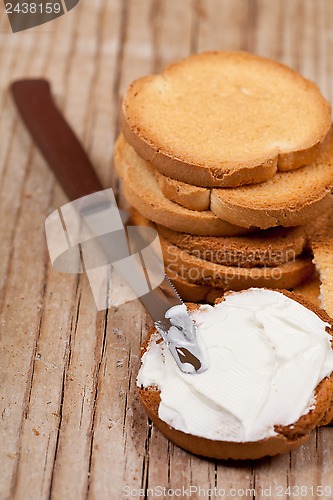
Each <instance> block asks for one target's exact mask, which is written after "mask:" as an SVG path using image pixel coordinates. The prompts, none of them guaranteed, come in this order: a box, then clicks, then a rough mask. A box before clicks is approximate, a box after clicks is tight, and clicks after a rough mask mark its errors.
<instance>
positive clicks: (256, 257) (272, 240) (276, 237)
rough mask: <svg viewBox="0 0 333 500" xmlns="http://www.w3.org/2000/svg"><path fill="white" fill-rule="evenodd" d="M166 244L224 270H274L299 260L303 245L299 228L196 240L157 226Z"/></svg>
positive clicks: (302, 230) (193, 237)
mask: <svg viewBox="0 0 333 500" xmlns="http://www.w3.org/2000/svg"><path fill="white" fill-rule="evenodd" d="M157 230H158V232H159V234H160V236H162V237H163V238H164V239H165V240H167V241H169V242H170V243H171V244H173V245H175V246H177V247H179V248H181V249H182V250H186V251H187V252H188V253H190V254H192V255H195V256H197V257H200V258H201V259H204V260H210V261H211V262H214V263H216V264H223V265H225V266H235V265H239V266H241V267H262V266H268V267H276V266H279V265H281V264H284V263H286V262H289V261H290V260H294V259H295V258H296V257H297V256H299V255H300V254H301V253H302V251H303V249H304V248H305V245H306V233H305V230H304V229H303V228H302V227H296V228H294V227H293V228H283V227H278V228H273V229H268V230H266V231H259V232H257V233H253V234H251V235H248V236H246V235H243V236H195V235H192V234H186V233H178V232H177V231H172V230H171V229H168V228H166V227H163V226H160V225H158V226H157Z"/></svg>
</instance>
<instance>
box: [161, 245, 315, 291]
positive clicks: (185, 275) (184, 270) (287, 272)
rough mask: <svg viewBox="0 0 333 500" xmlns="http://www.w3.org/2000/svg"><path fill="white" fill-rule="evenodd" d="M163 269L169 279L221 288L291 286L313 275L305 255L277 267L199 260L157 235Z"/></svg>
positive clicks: (311, 265) (310, 263)
mask: <svg viewBox="0 0 333 500" xmlns="http://www.w3.org/2000/svg"><path fill="white" fill-rule="evenodd" d="M160 242H161V246H162V251H163V256H164V263H165V270H166V273H167V274H168V275H169V277H170V278H171V279H173V278H174V276H175V277H176V275H178V276H179V277H180V278H182V279H186V280H187V281H190V282H191V283H196V284H201V285H210V286H212V287H215V288H219V289H221V290H224V291H226V290H235V291H238V290H243V289H246V288H250V287H266V288H293V287H295V286H297V285H299V284H300V283H301V282H302V281H303V280H305V279H307V278H308V277H309V276H311V275H312V273H313V270H314V266H313V264H312V262H311V259H310V258H308V257H305V256H301V257H297V258H296V259H295V260H294V261H291V262H287V263H286V264H281V265H280V266H276V267H252V268H246V267H240V266H224V265H221V264H215V263H214V262H210V261H208V260H203V259H200V258H199V257H196V256H194V255H191V254H190V253H188V252H187V251H185V250H182V249H180V248H178V247H177V246H175V245H172V244H171V243H169V242H168V241H167V240H165V239H164V238H162V237H160Z"/></svg>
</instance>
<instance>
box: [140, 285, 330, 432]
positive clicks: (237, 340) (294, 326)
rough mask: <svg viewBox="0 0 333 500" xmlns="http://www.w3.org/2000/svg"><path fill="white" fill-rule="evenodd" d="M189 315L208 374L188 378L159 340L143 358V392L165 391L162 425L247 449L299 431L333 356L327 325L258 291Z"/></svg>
mask: <svg viewBox="0 0 333 500" xmlns="http://www.w3.org/2000/svg"><path fill="white" fill-rule="evenodd" d="M177 313H178V311H175V314H177ZM170 314H171V315H172V310H170V311H169V315H170ZM191 315H192V317H193V319H194V321H195V323H196V325H197V337H198V340H199V341H200V344H201V345H202V346H203V348H204V350H205V354H206V359H207V362H208V369H207V370H206V371H204V372H202V373H198V374H194V375H193V374H186V373H183V372H182V371H181V370H180V369H179V368H178V366H177V364H176V362H175V360H174V358H173V357H172V355H171V354H170V352H169V351H168V349H167V348H166V346H165V344H164V342H160V337H159V336H158V335H157V334H156V335H155V336H153V337H152V338H151V341H150V345H149V347H148V350H147V351H146V353H145V354H144V355H143V357H142V365H141V368H140V371H139V374H138V378H137V385H138V386H139V387H149V386H156V387H157V388H158V389H159V390H160V396H161V403H160V406H159V417H160V418H161V420H163V421H164V422H166V423H167V424H169V425H171V426H172V427H173V428H175V429H178V430H181V431H183V432H186V433H188V434H192V435H195V436H201V437H205V438H208V439H213V440H221V441H235V442H248V441H258V440H260V439H264V438H267V437H270V436H274V435H276V432H275V430H274V426H275V425H290V424H293V423H295V422H296V421H297V420H298V419H299V418H300V417H301V416H302V415H304V414H305V413H307V412H308V411H309V410H310V408H312V407H313V406H314V405H315V395H314V389H315V388H316V386H317V385H318V384H319V382H320V381H321V380H322V379H324V378H325V377H327V376H329V375H330V374H331V373H332V372H333V350H332V347H331V336H330V335H329V334H328V333H327V331H326V327H327V326H329V325H328V323H325V322H324V321H323V320H322V319H320V318H319V317H318V316H317V315H316V314H315V313H314V312H313V311H311V310H309V309H307V308H306V307H304V306H303V305H301V304H299V303H298V302H296V301H294V300H292V299H290V298H288V297H286V296H285V295H283V294H282V293H280V292H277V291H273V290H266V289H260V288H252V289H249V290H246V291H242V292H238V293H231V294H229V295H227V296H226V298H225V300H224V301H223V302H221V303H219V304H217V305H215V306H210V305H202V306H200V308H199V309H198V310H196V311H194V312H192V313H191Z"/></svg>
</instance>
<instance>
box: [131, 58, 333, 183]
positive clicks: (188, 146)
mask: <svg viewBox="0 0 333 500" xmlns="http://www.w3.org/2000/svg"><path fill="white" fill-rule="evenodd" d="M330 125H331V116H330V106H329V104H328V102H327V101H326V100H325V99H324V97H323V96H322V95H321V93H320V91H319V89H318V87H317V86H316V85H315V84H314V83H312V82H310V81H308V80H306V79H305V78H303V77H302V76H301V75H300V74H298V73H297V72H295V71H293V70H292V69H291V68H288V67H287V66H284V65H282V64H280V63H278V62H276V61H272V60H269V59H265V58H262V57H259V56H256V55H253V54H249V53H246V52H206V53H202V54H195V55H192V56H190V57H188V58H187V59H184V60H181V61H179V62H176V63H174V64H171V65H169V66H167V67H166V68H165V70H164V71H163V73H162V74H160V75H152V76H148V77H145V78H141V79H139V80H136V81H134V82H133V83H132V84H131V85H130V87H129V89H128V90H127V93H126V95H125V98H124V101H123V107H122V128H123V132H124V134H125V137H126V139H127V141H128V142H129V143H130V144H131V145H132V146H133V147H134V148H135V150H136V151H137V153H138V154H139V155H140V156H141V157H142V158H144V159H145V160H147V161H150V162H152V164H153V165H154V166H155V167H156V168H158V169H159V170H160V171H161V172H162V173H164V174H165V175H168V176H169V177H172V178H174V179H178V180H181V181H184V182H187V183H189V184H193V185H197V186H203V187H213V186H219V187H231V186H232V187H235V186H240V185H244V184H251V183H256V182H262V181H264V180H267V179H269V178H271V177H272V176H273V175H274V174H275V172H276V171H277V169H279V170H292V169H295V168H298V167H300V166H303V165H305V164H307V163H310V162H312V161H313V160H314V159H315V158H316V156H317V155H318V152H319V151H320V147H321V144H322V142H323V141H324V139H325V137H326V135H327V133H328V131H329V129H330Z"/></svg>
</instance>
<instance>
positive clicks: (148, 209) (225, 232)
mask: <svg viewBox="0 0 333 500" xmlns="http://www.w3.org/2000/svg"><path fill="white" fill-rule="evenodd" d="M114 160H115V167H116V171H117V174H118V175H119V176H120V178H121V179H122V180H123V188H124V193H125V196H126V198H127V200H128V201H129V203H131V205H133V207H135V208H136V209H137V210H138V211H139V212H140V213H141V214H142V215H144V216H145V217H147V219H150V220H152V221H154V222H157V223H158V224H163V225H164V226H166V227H169V228H170V229H174V230H175V231H181V232H190V233H192V234H201V235H209V236H229V235H236V234H244V233H248V232H251V231H252V230H253V228H250V230H249V229H248V228H246V229H245V228H242V227H239V226H236V225H234V224H230V223H229V222H225V221H223V220H221V218H219V217H217V216H216V215H214V214H213V213H212V212H211V211H210V210H205V211H203V212H197V211H194V210H188V209H186V208H183V207H181V206H180V205H178V204H177V203H174V202H172V201H170V200H168V199H167V198H166V197H165V196H164V195H163V193H162V191H161V190H160V188H159V186H158V183H157V181H156V178H155V174H154V170H155V169H154V168H153V167H152V166H151V165H149V164H148V163H147V162H146V161H144V160H142V159H141V158H140V157H139V156H138V155H137V154H136V153H135V151H134V149H133V148H132V147H131V146H130V145H129V144H127V143H126V142H125V141H124V138H123V137H122V136H120V137H119V139H118V141H117V143H116V145H115V151H114Z"/></svg>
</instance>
